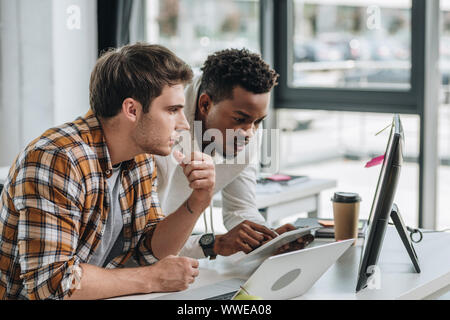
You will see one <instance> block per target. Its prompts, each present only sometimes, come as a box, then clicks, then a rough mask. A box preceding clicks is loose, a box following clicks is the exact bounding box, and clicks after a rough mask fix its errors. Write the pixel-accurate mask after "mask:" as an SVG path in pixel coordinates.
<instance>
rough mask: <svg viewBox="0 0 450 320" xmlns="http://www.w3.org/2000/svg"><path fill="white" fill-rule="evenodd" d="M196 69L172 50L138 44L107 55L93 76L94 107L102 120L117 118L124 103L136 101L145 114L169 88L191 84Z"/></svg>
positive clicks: (96, 66) (91, 102) (90, 88)
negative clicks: (153, 102) (129, 100)
mask: <svg viewBox="0 0 450 320" xmlns="http://www.w3.org/2000/svg"><path fill="white" fill-rule="evenodd" d="M192 77H193V73H192V69H191V68H190V67H189V66H188V65H187V64H186V63H185V62H184V61H183V60H181V59H180V58H178V57H177V56H176V55H175V54H174V53H172V52H171V51H170V50H169V49H167V48H165V47H163V46H160V45H150V44H144V43H137V44H133V45H127V46H124V47H122V48H119V49H111V50H109V51H106V52H105V53H104V54H103V55H102V56H101V57H100V59H99V60H98V61H97V64H96V65H95V67H94V70H93V71H92V74H91V81H90V87H89V91H90V92H89V95H90V105H91V108H92V110H93V111H94V113H95V115H96V116H98V117H100V118H105V119H106V118H111V117H114V116H116V115H117V114H118V113H119V112H120V110H121V108H122V103H123V101H124V100H125V99H127V98H133V99H135V100H136V101H139V103H141V104H142V107H143V110H144V113H147V112H148V111H149V109H150V105H151V103H152V101H153V100H154V99H155V98H157V97H159V96H160V95H161V93H162V90H163V89H164V87H165V86H166V85H169V86H173V85H176V84H183V85H185V84H187V83H189V82H190V81H191V80H192Z"/></svg>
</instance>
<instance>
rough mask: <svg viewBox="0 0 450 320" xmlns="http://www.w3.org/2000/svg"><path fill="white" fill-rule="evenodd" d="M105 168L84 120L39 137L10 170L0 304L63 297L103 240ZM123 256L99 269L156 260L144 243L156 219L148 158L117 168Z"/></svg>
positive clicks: (99, 145)
mask: <svg viewBox="0 0 450 320" xmlns="http://www.w3.org/2000/svg"><path fill="white" fill-rule="evenodd" d="M111 174H112V163H111V159H110V156H109V153H108V149H107V146H106V142H105V138H104V135H103V131H102V128H101V126H100V123H99V121H98V120H97V118H96V117H95V116H94V114H93V112H92V110H90V111H89V112H88V113H87V114H86V116H85V117H84V118H78V119H77V120H75V122H72V123H68V124H65V125H62V126H60V127H57V128H53V129H50V130H48V131H46V132H45V133H44V134H43V135H42V136H41V137H39V138H37V139H36V140H34V141H33V142H31V143H30V144H29V145H28V146H27V147H26V148H25V150H24V151H23V152H21V153H20V154H19V155H18V157H17V158H16V160H15V163H14V164H13V166H12V168H11V170H10V172H9V176H8V179H7V181H6V183H5V187H4V190H3V192H2V194H1V202H0V299H63V298H64V297H65V296H66V295H69V296H70V295H71V294H72V293H73V291H74V290H75V289H76V287H77V285H78V284H79V282H80V274H79V272H80V271H81V268H80V267H79V264H80V263H89V259H90V258H91V257H92V256H93V253H94V252H95V250H96V248H97V246H98V244H99V242H100V241H101V239H102V236H103V232H104V229H105V225H106V219H107V217H108V213H109V207H110V203H111V199H110V195H109V191H108V185H107V181H106V179H107V178H109V177H110V176H111ZM121 182H122V183H121V188H120V191H119V194H120V196H119V198H120V199H119V202H120V207H121V211H122V216H123V224H124V226H123V236H124V248H123V253H122V255H120V256H118V257H116V258H115V259H113V260H112V261H111V262H110V263H109V264H108V266H107V267H106V268H115V267H123V264H124V263H125V262H126V261H127V260H128V259H130V258H131V257H134V258H135V259H136V261H137V262H138V263H139V264H140V265H149V264H152V263H155V262H156V261H157V260H156V258H155V257H154V256H153V255H152V251H151V246H150V240H151V237H152V234H153V231H154V229H155V227H156V224H157V223H158V221H160V220H161V219H162V218H163V215H162V212H161V209H160V205H159V201H158V197H157V193H156V187H157V179H156V167H155V162H154V158H153V156H151V155H139V156H137V157H136V158H135V159H133V160H130V161H128V162H124V163H122V170H121Z"/></svg>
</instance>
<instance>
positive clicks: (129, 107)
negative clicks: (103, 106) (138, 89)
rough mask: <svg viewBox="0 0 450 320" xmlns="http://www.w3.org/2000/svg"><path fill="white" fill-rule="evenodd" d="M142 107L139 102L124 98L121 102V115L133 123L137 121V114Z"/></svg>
mask: <svg viewBox="0 0 450 320" xmlns="http://www.w3.org/2000/svg"><path fill="white" fill-rule="evenodd" d="M141 109H142V107H141V105H140V103H139V102H137V101H136V100H134V99H132V98H126V99H125V100H123V103H122V113H123V114H124V115H125V117H126V118H127V119H128V120H130V121H132V122H135V121H137V119H138V115H139V112H140V111H141Z"/></svg>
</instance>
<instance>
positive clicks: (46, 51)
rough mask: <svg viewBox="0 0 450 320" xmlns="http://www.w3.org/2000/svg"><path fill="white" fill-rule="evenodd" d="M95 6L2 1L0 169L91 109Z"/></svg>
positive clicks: (74, 0)
mask: <svg viewBox="0 0 450 320" xmlns="http://www.w3.org/2000/svg"><path fill="white" fill-rule="evenodd" d="M96 9H97V8H96V1H92V0H69V1H68V0H0V12H1V17H0V19H1V31H0V32H1V37H0V41H1V46H0V47H1V54H0V56H1V69H0V70H1V83H2V88H1V91H0V92H1V93H2V94H1V100H0V166H9V165H10V164H11V163H12V161H13V160H14V158H15V156H16V155H17V154H18V153H19V152H20V150H21V149H23V147H25V146H26V145H27V144H28V143H29V142H30V141H31V140H33V139H34V138H36V137H38V136H39V135H40V134H41V133H43V132H44V131H45V130H46V129H48V128H50V127H52V126H54V125H59V124H61V123H63V122H67V121H71V120H73V119H74V118H76V117H77V116H80V115H83V114H84V113H85V112H86V111H87V110H88V109H89V90H88V89H89V77H90V72H91V70H92V68H93V66H94V64H95V61H96V55H97V27H96V25H97V13H96Z"/></svg>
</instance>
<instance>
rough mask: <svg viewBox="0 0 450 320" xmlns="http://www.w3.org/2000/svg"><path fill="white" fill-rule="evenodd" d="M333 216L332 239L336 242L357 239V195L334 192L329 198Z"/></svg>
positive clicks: (359, 200)
mask: <svg viewBox="0 0 450 320" xmlns="http://www.w3.org/2000/svg"><path fill="white" fill-rule="evenodd" d="M331 201H332V202H333V215H334V238H335V239H336V241H339V240H346V239H355V242H353V245H355V243H356V239H357V238H358V218H359V203H360V202H361V197H360V196H359V195H358V194H357V193H351V192H336V193H335V194H334V196H333V198H331Z"/></svg>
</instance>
